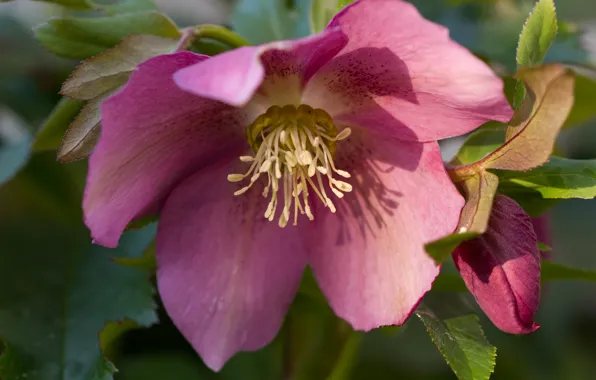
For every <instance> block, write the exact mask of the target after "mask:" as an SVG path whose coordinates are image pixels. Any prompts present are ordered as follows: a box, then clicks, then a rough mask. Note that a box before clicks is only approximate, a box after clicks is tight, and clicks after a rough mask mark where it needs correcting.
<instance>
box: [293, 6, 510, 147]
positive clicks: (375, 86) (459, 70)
mask: <svg viewBox="0 0 596 380" xmlns="http://www.w3.org/2000/svg"><path fill="white" fill-rule="evenodd" d="M329 27H330V28H337V27H339V28H340V29H341V31H342V32H344V33H345V34H346V35H347V36H348V39H349V42H348V44H347V45H346V47H345V48H344V49H343V50H342V51H341V52H340V53H339V54H337V56H336V57H335V58H334V59H332V60H331V61H330V62H329V63H328V64H327V65H325V66H324V67H322V68H321V69H320V70H319V71H318V72H317V74H316V75H315V76H314V77H313V78H312V79H311V81H310V82H309V83H308V85H307V87H306V89H305V95H304V99H305V102H307V103H309V104H310V105H312V106H313V107H319V108H323V109H325V110H326V111H327V112H329V113H330V114H331V115H332V116H334V118H335V119H336V120H338V121H344V122H346V123H349V124H355V125H361V126H365V127H368V128H371V129H376V130H377V131H378V132H382V133H384V134H388V135H393V136H396V137H399V138H401V139H405V140H415V141H432V140H438V139H442V138H446V137H452V136H456V135H461V134H464V133H466V132H469V131H471V130H473V129H474V128H476V127H478V126H479V125H481V124H483V123H484V122H486V121H488V120H498V121H503V122H506V121H508V120H509V119H510V118H511V116H512V110H511V108H510V106H509V103H508V102H507V100H506V99H505V96H504V95H503V82H502V80H501V79H499V78H498V77H497V76H496V75H495V74H494V73H493V72H492V71H491V70H490V68H489V67H488V66H487V65H486V64H484V63H483V62H482V61H480V60H479V59H478V58H476V57H474V56H473V55H472V54H471V53H470V52H469V51H467V50H466V49H465V48H463V47H462V46H460V45H458V44H457V43H455V42H454V41H452V40H451V39H450V38H449V35H448V31H447V30H446V29H445V28H443V27H441V26H439V25H436V24H434V23H432V22H430V21H427V20H425V19H424V18H422V16H420V14H419V13H418V11H417V10H416V9H415V8H414V6H413V5H411V4H409V3H407V2H405V1H401V0H360V1H357V2H355V3H353V4H352V5H350V6H348V7H346V8H345V9H344V10H343V11H342V12H340V13H339V14H337V15H336V16H335V18H334V19H333V20H332V21H331V23H330V24H329Z"/></svg>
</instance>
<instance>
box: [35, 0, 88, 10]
mask: <svg viewBox="0 0 596 380" xmlns="http://www.w3.org/2000/svg"><path fill="white" fill-rule="evenodd" d="M35 1H43V2H45V3H54V4H58V5H61V6H63V7H67V8H72V9H76V10H80V11H83V10H87V9H90V8H91V7H90V6H89V3H88V2H87V0H35Z"/></svg>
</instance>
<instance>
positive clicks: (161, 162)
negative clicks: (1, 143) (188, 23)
mask: <svg viewBox="0 0 596 380" xmlns="http://www.w3.org/2000/svg"><path fill="white" fill-rule="evenodd" d="M204 59H205V57H204V56H199V55H196V54H192V53H188V52H184V53H177V54H173V55H162V56H159V57H155V58H152V59H149V60H148V61H146V62H144V63H142V64H141V65H140V66H139V67H138V68H137V70H136V71H135V72H134V73H133V74H132V76H131V78H130V81H129V82H128V84H127V85H126V86H125V87H124V88H123V90H121V91H120V92H119V93H117V94H115V95H113V96H111V97H110V98H108V99H107V100H106V101H105V102H104V104H103V106H102V130H101V137H100V139H99V143H98V145H97V147H96V148H95V151H94V153H93V155H92V156H91V158H90V160H89V175H88V178H87V187H86V189H85V199H84V202H83V208H84V211H85V222H86V224H87V226H88V227H89V229H90V230H91V234H92V236H93V237H94V238H95V240H96V241H97V242H98V243H99V244H102V245H105V246H107V247H115V246H116V245H117V244H118V239H119V237H120V234H121V233H122V231H123V230H124V229H125V228H126V226H127V225H128V223H129V222H130V221H131V220H133V219H134V218H136V217H139V216H141V215H143V214H144V213H146V212H148V210H151V211H155V210H154V209H156V208H158V205H159V202H160V201H161V200H162V198H163V197H164V196H165V195H167V194H168V192H169V191H171V189H172V186H173V185H174V184H175V183H176V182H177V181H179V180H180V179H181V178H183V177H184V176H185V175H187V174H189V173H191V172H193V171H195V170H197V169H198V168H200V167H202V166H204V165H207V164H208V163H209V162H213V160H216V159H217V158H218V156H220V155H222V154H227V155H229V154H231V153H232V152H233V151H234V150H237V149H241V147H243V146H244V145H245V144H246V143H245V141H244V129H243V128H240V125H241V124H245V123H244V122H243V121H242V115H241V114H240V113H239V111H238V110H236V109H234V108H232V107H229V106H227V105H224V104H222V103H218V102H214V101H212V100H208V99H202V98H199V97H197V96H193V95H191V94H189V93H187V92H185V91H182V90H180V89H179V88H178V87H177V86H176V85H175V84H174V81H173V79H172V74H173V73H174V72H175V71H176V70H178V69H180V68H182V67H186V66H189V65H192V64H195V63H197V62H200V61H202V60H204Z"/></svg>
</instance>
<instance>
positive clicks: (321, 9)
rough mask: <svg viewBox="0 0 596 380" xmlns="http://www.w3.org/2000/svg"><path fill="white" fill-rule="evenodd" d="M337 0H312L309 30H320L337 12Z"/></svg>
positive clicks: (314, 31)
mask: <svg viewBox="0 0 596 380" xmlns="http://www.w3.org/2000/svg"><path fill="white" fill-rule="evenodd" d="M338 3H339V0H312V5H311V6H310V31H311V32H312V33H313V34H314V33H319V32H322V31H323V30H324V29H325V27H326V26H327V24H329V21H331V19H332V18H333V16H334V15H335V12H337V7H338Z"/></svg>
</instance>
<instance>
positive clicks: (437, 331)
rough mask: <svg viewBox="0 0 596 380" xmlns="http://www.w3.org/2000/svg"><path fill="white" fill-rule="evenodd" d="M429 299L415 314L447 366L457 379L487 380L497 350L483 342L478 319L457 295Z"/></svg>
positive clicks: (447, 294) (482, 333)
mask: <svg viewBox="0 0 596 380" xmlns="http://www.w3.org/2000/svg"><path fill="white" fill-rule="evenodd" d="M429 298H430V297H428V296H427V297H425V301H424V303H423V304H421V305H420V306H419V307H418V309H417V310H416V315H417V316H418V318H420V320H421V321H422V323H423V324H424V326H425V327H426V330H427V331H428V333H429V335H430V337H431V339H432V341H433V343H434V344H435V345H436V346H437V348H438V349H439V351H440V352H441V354H442V355H443V357H444V358H445V360H446V361H447V364H449V366H450V367H451V369H452V370H453V372H454V373H455V374H456V376H457V377H458V379H460V380H479V379H488V378H489V377H490V375H491V373H492V372H493V371H494V368H495V358H496V355H497V349H496V348H495V347H494V346H492V345H491V344H490V343H489V342H488V341H487V340H486V337H485V336H484V332H483V331H482V327H481V326H480V321H479V319H478V316H476V315H475V314H472V313H471V312H470V310H471V309H470V307H469V305H467V304H465V303H464V302H462V300H461V296H460V295H458V294H452V293H446V292H441V293H437V294H436V297H435V300H434V301H433V300H431V299H429ZM431 301H432V302H431Z"/></svg>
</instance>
